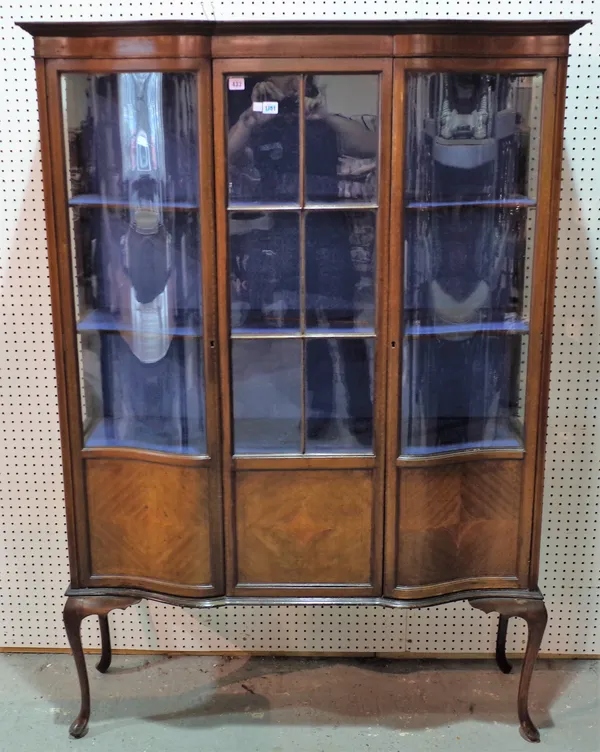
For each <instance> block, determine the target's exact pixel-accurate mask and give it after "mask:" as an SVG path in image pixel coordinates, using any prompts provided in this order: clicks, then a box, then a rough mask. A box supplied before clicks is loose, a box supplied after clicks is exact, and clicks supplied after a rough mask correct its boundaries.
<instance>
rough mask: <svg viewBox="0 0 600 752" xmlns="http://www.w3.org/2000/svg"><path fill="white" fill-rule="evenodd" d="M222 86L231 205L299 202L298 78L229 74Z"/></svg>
mask: <svg viewBox="0 0 600 752" xmlns="http://www.w3.org/2000/svg"><path fill="white" fill-rule="evenodd" d="M225 86H226V100H227V123H228V127H229V135H228V139H227V148H228V171H229V177H228V182H229V201H230V204H235V203H236V202H240V203H267V204H268V203H276V204H280V203H286V202H290V201H292V202H298V201H299V195H298V191H299V164H300V162H299V160H300V140H299V134H300V127H299V111H300V103H299V91H300V78H299V77H298V76H291V75H289V74H268V73H265V74H263V75H262V76H261V75H253V76H233V77H232V76H229V77H228V78H226V81H225Z"/></svg>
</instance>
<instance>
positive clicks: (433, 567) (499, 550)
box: [396, 460, 523, 587]
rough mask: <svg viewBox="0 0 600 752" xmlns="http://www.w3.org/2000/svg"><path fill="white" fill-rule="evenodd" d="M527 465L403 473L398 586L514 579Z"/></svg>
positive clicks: (502, 462)
mask: <svg viewBox="0 0 600 752" xmlns="http://www.w3.org/2000/svg"><path fill="white" fill-rule="evenodd" d="M522 471H523V462H522V461H520V460H490V461H483V462H463V463H454V464H452V465H448V466H436V467H431V468H414V469H413V468H410V469H409V468H403V469H402V470H400V471H399V473H400V478H399V498H398V530H397V537H396V541H397V542H396V545H397V550H396V586H399V587H416V586H425V585H431V584H435V583H444V582H450V581H452V580H462V579H470V578H498V577H509V578H513V577H516V575H517V544H518V538H519V513H520V506H521V479H522Z"/></svg>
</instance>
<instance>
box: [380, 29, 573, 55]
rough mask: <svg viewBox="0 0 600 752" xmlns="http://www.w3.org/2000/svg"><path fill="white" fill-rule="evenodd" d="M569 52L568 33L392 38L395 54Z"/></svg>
mask: <svg viewBox="0 0 600 752" xmlns="http://www.w3.org/2000/svg"><path fill="white" fill-rule="evenodd" d="M568 54H569V38H568V37H567V36H555V35H550V36H532V35H530V36H511V35H506V34H498V35H489V36H482V37H477V36H472V35H466V34H456V35H452V36H450V35H448V34H398V35H396V36H395V37H394V56H395V57H421V56H423V57H425V56H429V57H453V58H455V57H458V56H461V57H465V56H469V55H470V56H474V57H477V56H478V55H481V56H486V55H489V56H492V55H497V56H502V57H530V56H535V57H560V56H566V55H568Z"/></svg>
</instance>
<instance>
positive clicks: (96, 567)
mask: <svg viewBox="0 0 600 752" xmlns="http://www.w3.org/2000/svg"><path fill="white" fill-rule="evenodd" d="M85 469H86V473H85V475H86V486H87V500H88V510H89V535H90V559H91V572H92V577H93V578H94V579H95V580H96V581H97V578H98V577H104V576H108V577H111V579H112V578H115V577H118V578H119V580H122V581H123V583H126V584H130V585H134V584H136V583H137V584H138V585H139V586H140V587H143V586H144V585H143V581H144V580H154V581H157V580H158V581H161V582H164V583H173V584H174V585H175V586H177V585H179V586H188V587H189V586H205V587H206V586H207V585H210V584H211V582H212V577H211V536H210V524H209V498H208V497H209V474H210V470H208V469H203V468H202V469H201V468H192V467H183V466H182V467H178V466H175V465H157V464H154V463H149V462H137V461H132V460H114V459H110V460H98V459H97V460H88V461H87V462H86V463H85ZM112 584H116V582H115V581H114V579H112ZM184 589H185V588H184ZM171 591H172V592H176V591H177V588H171Z"/></svg>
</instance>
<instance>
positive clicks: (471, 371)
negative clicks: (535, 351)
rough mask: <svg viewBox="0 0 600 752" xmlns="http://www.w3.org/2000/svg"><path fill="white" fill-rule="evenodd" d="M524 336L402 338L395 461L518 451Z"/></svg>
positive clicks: (521, 423) (520, 427)
mask: <svg viewBox="0 0 600 752" xmlns="http://www.w3.org/2000/svg"><path fill="white" fill-rule="evenodd" d="M523 339H526V335H518V334H514V335H512V336H510V335H507V334H504V335H498V334H495V333H483V332H478V333H475V334H463V335H455V334H453V335H445V336H440V335H432V336H420V337H407V338H406V339H405V341H404V353H403V364H404V365H403V374H402V386H403V400H402V417H403V423H402V454H404V455H406V454H411V455H425V454H433V453H435V452H443V451H446V452H447V451H452V450H464V449H483V448H502V449H510V448H512V449H519V448H521V447H522V438H523V422H522V408H523V404H522V400H523V399H524V393H523V389H522V388H521V386H522V384H521V380H522V377H523V374H524V370H525V357H524V356H525V352H524V351H525V350H526V347H524V342H523Z"/></svg>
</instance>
